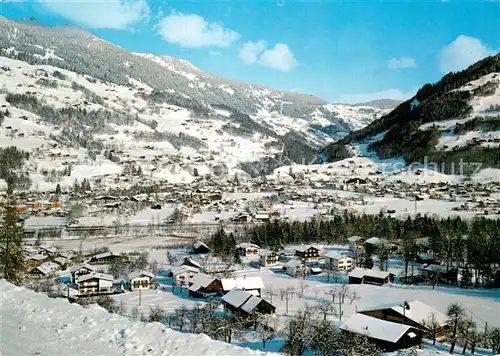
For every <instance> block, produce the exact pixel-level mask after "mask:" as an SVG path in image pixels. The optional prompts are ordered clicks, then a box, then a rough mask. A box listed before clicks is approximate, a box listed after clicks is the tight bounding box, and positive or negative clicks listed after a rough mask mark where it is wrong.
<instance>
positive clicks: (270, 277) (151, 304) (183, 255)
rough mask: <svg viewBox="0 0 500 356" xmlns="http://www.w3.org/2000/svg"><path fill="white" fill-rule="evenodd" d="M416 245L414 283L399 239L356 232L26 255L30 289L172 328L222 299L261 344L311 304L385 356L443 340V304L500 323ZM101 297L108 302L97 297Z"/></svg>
mask: <svg viewBox="0 0 500 356" xmlns="http://www.w3.org/2000/svg"><path fill="white" fill-rule="evenodd" d="M418 243H419V245H421V251H422V253H421V254H419V255H418V256H417V257H416V259H415V260H414V261H412V263H411V271H412V272H411V278H412V283H413V284H414V286H413V288H408V286H407V285H406V283H405V277H404V273H403V269H404V268H403V264H404V262H403V261H402V260H401V257H398V256H400V253H401V251H400V247H399V246H398V244H397V243H394V242H390V243H389V242H387V241H384V240H383V239H381V238H377V237H370V238H366V237H361V236H351V237H349V238H348V239H347V245H314V244H313V245H297V246H286V247H285V248H284V249H283V250H275V251H272V250H267V249H263V248H261V247H260V246H258V245H256V244H253V243H249V242H242V243H238V244H236V246H235V253H236V255H237V257H236V256H235V258H234V260H233V259H230V261H228V260H227V259H225V258H219V257H217V256H216V255H215V254H214V251H213V249H212V248H211V247H210V246H209V243H208V240H206V239H205V240H196V239H194V238H193V237H187V236H183V237H177V238H174V237H171V238H170V239H169V238H166V237H165V236H164V235H155V236H150V237H146V238H141V237H139V238H137V237H130V238H129V239H125V240H124V239H123V238H118V237H114V238H92V239H87V240H84V243H82V240H78V239H77V240H66V241H65V239H60V240H54V239H52V240H51V242H50V243H43V244H34V245H27V246H26V247H25V250H24V254H25V264H26V266H27V268H28V270H29V271H30V272H29V281H28V282H27V285H28V286H29V287H30V288H32V289H35V290H37V291H43V292H46V293H48V294H49V295H51V296H52V297H57V298H68V299H69V300H70V301H71V302H77V303H79V304H82V305H85V304H86V303H88V302H89V301H92V300H94V301H97V302H98V303H104V304H103V305H108V306H109V304H110V303H111V304H112V305H114V306H115V308H116V310H115V311H118V310H119V313H121V314H122V315H127V316H129V317H130V316H134V315H135V316H134V317H135V318H140V319H141V320H147V319H148V313H149V315H150V316H151V315H152V314H153V311H154V310H157V311H158V310H161V311H162V312H163V314H162V317H161V318H160V319H161V320H163V322H165V323H168V324H169V325H178V323H181V324H182V323H188V321H179V320H177V319H176V318H178V317H179V313H181V314H182V313H184V314H185V315H189V313H188V312H187V311H186V310H189V308H198V307H200V306H204V305H209V306H211V305H214V304H213V303H214V302H215V303H216V304H215V307H214V308H216V310H219V311H220V312H224V313H230V314H231V315H237V316H238V317H239V318H242V320H247V322H246V323H245V324H244V325H247V326H243V327H240V328H243V330H246V331H241V330H240V331H239V334H238V335H240V339H238V341H237V342H239V343H241V345H244V346H249V347H255V348H256V349H262V350H268V349H269V347H273V346H269V345H274V347H275V348H277V351H279V347H280V345H281V344H280V341H279V336H278V335H279V334H278V332H277V331H278V329H280V328H281V327H282V323H283V322H284V321H285V320H287V318H288V317H290V316H291V315H294V314H296V313H297V312H299V311H300V310H302V309H304V308H318V309H319V310H324V315H325V318H327V319H328V320H332V321H333V322H334V323H336V324H337V325H338V327H339V328H340V330H341V331H343V332H345V333H354V334H358V335H367V332H366V330H370V332H369V333H368V335H369V339H370V341H372V342H373V343H375V344H376V345H377V347H379V348H380V349H381V350H384V351H387V352H390V351H396V350H400V349H407V348H411V347H422V346H423V345H424V343H425V342H424V339H425V338H431V339H432V338H434V341H433V342H434V343H435V342H436V341H437V342H439V341H440V340H441V339H442V338H444V340H446V335H448V334H449V331H450V328H451V326H452V325H451V324H450V319H449V318H448V317H447V315H446V310H447V307H448V304H449V303H452V302H453V301H456V302H457V303H458V302H459V303H460V304H461V305H463V307H464V308H466V309H467V311H468V313H469V311H471V310H472V308H474V319H475V322H477V323H478V325H481V323H486V325H490V326H495V325H498V324H499V323H500V320H499V318H500V313H496V314H495V312H493V311H495V310H498V299H497V298H496V297H493V298H492V299H490V298H489V297H488V294H484V297H485V298H481V303H482V307H481V308H478V307H477V305H476V303H477V297H480V296H483V294H482V293H481V292H480V291H478V293H477V295H476V296H474V294H472V295H470V296H467V295H466V294H465V295H460V294H458V295H455V294H454V291H455V290H456V289H457V288H458V284H459V283H460V282H459V278H458V277H459V274H458V270H457V269H456V268H451V269H450V268H446V266H443V265H442V264H441V263H440V261H439V260H437V259H436V258H434V257H433V253H432V250H431V249H430V247H429V241H428V240H425V239H423V240H420V241H418ZM382 244H384V245H386V246H389V247H390V249H391V258H390V259H389V260H388V261H386V266H385V270H384V269H383V268H377V267H376V266H374V267H372V268H363V265H364V263H363V261H362V260H361V258H360V256H362V255H363V253H364V252H366V251H367V250H369V251H371V252H376V251H377V248H378V247H379V246H381V245H382ZM159 245H162V246H159ZM72 246H73V247H72ZM375 262H377V261H376V260H375ZM375 264H376V263H375ZM448 292H450V293H451V294H446V295H447V296H448V297H447V298H442V293H448ZM492 292H493V295H495V294H494V293H495V292H494V291H492ZM434 293H438V294H440V297H439V298H436V297H435V296H433V295H434ZM104 296H107V297H111V301H110V300H109V299H105V300H107V301H106V302H104V301H103V300H101V301H99V298H102V297H104ZM96 298H97V299H96ZM326 304H329V305H330V306H329V307H328V308H329V309H328V308H326V306H325V305H326ZM105 308H106V306H105ZM155 308H157V309H155ZM325 308H326V309H325ZM184 314H182V315H184ZM257 316H258V317H259V323H260V324H262V325H263V327H265V329H266V330H274V332H270V331H268V332H267V333H266V335H268V338H269V340H268V344H267V345H268V349H266V348H265V347H264V348H263V346H262V343H259V342H257V341H255V339H256V340H259V337H258V336H256V335H255V333H254V332H252V327H248V325H254V323H256V321H255V318H256V317H257ZM183 318H184V317H183ZM186 318H187V316H186ZM429 318H432V321H433V324H432V325H434V329H432V328H431V327H430V326H429V325H430V324H429V320H430V319H429ZM264 324H265V325H264ZM430 328H431V329H432V330H431V329H430ZM486 328H487V326H486ZM181 329H182V327H181ZM382 330H384V331H383V332H382ZM387 330H393V331H391V332H386V331H387ZM207 333H208V332H207ZM431 334H432V337H431V336H430V335H431ZM274 339H276V340H275V341H272V340H274ZM249 340H250V341H249ZM252 340H253V341H252ZM273 342H275V344H273ZM431 342H432V341H431ZM265 344H266V343H265V342H264V345H265ZM272 350H273V349H272Z"/></svg>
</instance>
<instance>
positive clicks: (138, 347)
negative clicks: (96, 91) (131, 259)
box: [0, 280, 276, 356]
mask: <svg viewBox="0 0 500 356" xmlns="http://www.w3.org/2000/svg"><path fill="white" fill-rule="evenodd" d="M0 290H1V291H2V293H0V315H1V323H0V324H1V327H2V329H1V332H0V354H1V355H3V356H7V355H13V356H14V355H35V354H41V355H120V356H121V355H134V356H135V355H231V356H232V355H239V356H243V355H273V354H271V353H262V352H259V351H253V350H250V349H248V348H240V347H237V346H234V345H230V344H227V343H224V342H220V341H214V340H212V339H210V338H209V337H208V336H206V335H203V334H201V335H193V334H182V333H179V332H177V331H174V330H171V329H168V328H167V327H165V326H164V325H162V324H160V323H139V322H133V321H130V320H129V319H127V318H124V317H122V316H119V315H116V314H109V313H108V312H106V311H105V310H104V309H102V308H100V307H98V306H95V305H93V306H90V307H89V308H82V307H81V306H79V305H77V304H69V303H68V302H67V301H66V300H62V299H51V298H48V297H47V296H46V295H44V294H37V293H34V292H32V291H29V290H27V289H25V288H18V287H16V286H14V285H12V284H10V283H7V282H6V281H5V280H0ZM274 355H276V354H274Z"/></svg>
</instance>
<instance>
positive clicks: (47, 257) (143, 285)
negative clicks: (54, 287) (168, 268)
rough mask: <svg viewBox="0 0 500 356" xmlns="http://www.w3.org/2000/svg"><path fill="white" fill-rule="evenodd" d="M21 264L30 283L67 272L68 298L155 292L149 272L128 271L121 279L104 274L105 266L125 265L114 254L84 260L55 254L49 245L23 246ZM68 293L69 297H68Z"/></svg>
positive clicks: (70, 253)
mask: <svg viewBox="0 0 500 356" xmlns="http://www.w3.org/2000/svg"><path fill="white" fill-rule="evenodd" d="M24 255H25V257H24V263H25V266H26V269H27V271H28V272H27V273H28V276H29V277H31V278H33V279H42V278H45V279H47V278H54V279H55V278H59V275H58V272H62V271H65V270H69V272H70V274H71V283H70V284H71V286H70V288H68V291H67V292H68V296H71V297H74V296H77V297H84V296H93V295H99V294H113V293H119V292H123V291H125V290H130V291H135V290H139V289H150V288H156V286H157V284H156V283H155V282H154V281H153V279H154V278H155V275H154V274H153V273H151V272H149V271H131V272H129V273H128V274H126V275H125V276H124V277H123V278H114V277H113V275H111V274H107V273H104V272H103V271H104V270H106V269H107V267H108V265H109V264H111V263H114V262H116V261H122V262H128V256H126V255H123V254H116V253H113V252H103V253H99V254H95V255H91V256H88V257H86V258H84V259H83V260H84V262H82V263H78V262H77V261H79V260H82V258H81V257H77V254H76V252H75V251H73V250H70V251H66V252H62V251H58V249H57V248H55V247H52V246H49V245H41V246H38V247H35V246H25V247H24ZM70 289H71V293H70Z"/></svg>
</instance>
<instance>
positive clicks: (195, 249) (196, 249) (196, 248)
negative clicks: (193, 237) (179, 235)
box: [191, 241, 212, 254]
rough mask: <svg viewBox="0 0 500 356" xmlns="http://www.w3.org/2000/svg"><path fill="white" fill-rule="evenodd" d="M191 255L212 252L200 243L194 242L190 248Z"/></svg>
mask: <svg viewBox="0 0 500 356" xmlns="http://www.w3.org/2000/svg"><path fill="white" fill-rule="evenodd" d="M191 252H192V253H193V254H204V253H210V252H212V249H211V248H210V247H208V246H207V245H206V244H204V243H203V242H201V241H196V242H195V243H194V244H193V246H192V251H191Z"/></svg>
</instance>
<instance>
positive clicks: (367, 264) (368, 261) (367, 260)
mask: <svg viewBox="0 0 500 356" xmlns="http://www.w3.org/2000/svg"><path fill="white" fill-rule="evenodd" d="M363 268H368V269H372V268H373V258H372V255H371V254H370V253H365V254H364V255H363Z"/></svg>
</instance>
